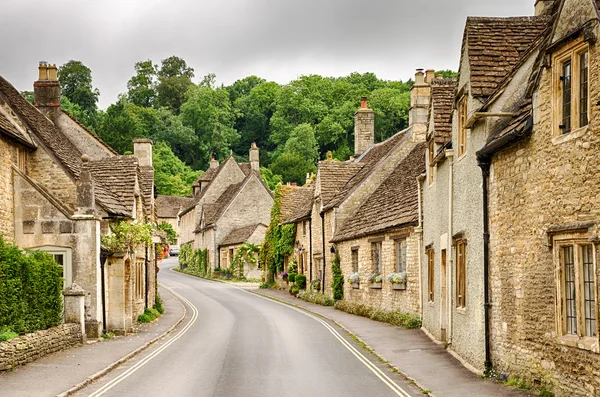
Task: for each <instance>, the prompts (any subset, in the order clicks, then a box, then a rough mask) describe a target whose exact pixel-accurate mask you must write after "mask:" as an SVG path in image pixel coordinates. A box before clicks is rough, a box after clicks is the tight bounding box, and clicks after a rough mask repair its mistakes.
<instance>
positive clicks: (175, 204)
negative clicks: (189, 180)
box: [156, 195, 194, 218]
mask: <svg viewBox="0 0 600 397" xmlns="http://www.w3.org/2000/svg"><path fill="white" fill-rule="evenodd" d="M192 201H194V199H193V198H192V197H177V196H161V195H159V196H158V197H157V198H156V216H157V217H158V218H177V214H179V211H181V209H182V208H183V207H185V206H187V205H188V204H190V203H191V202H192Z"/></svg>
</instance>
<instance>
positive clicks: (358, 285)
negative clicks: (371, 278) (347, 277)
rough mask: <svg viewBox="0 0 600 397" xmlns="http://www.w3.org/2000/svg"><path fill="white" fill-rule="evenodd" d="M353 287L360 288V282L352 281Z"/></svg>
mask: <svg viewBox="0 0 600 397" xmlns="http://www.w3.org/2000/svg"><path fill="white" fill-rule="evenodd" d="M350 285H351V286H352V288H353V289H360V283H351V284H350Z"/></svg>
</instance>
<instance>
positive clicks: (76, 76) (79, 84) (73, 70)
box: [58, 60, 100, 126]
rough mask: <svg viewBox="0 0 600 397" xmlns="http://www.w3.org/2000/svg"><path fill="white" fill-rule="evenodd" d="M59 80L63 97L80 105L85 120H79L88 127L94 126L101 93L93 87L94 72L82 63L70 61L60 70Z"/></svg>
mask: <svg viewBox="0 0 600 397" xmlns="http://www.w3.org/2000/svg"><path fill="white" fill-rule="evenodd" d="M58 80H59V81H60V85H61V95H64V96H65V97H67V99H68V100H69V101H70V102H71V103H73V104H75V105H79V106H80V107H81V109H82V110H83V112H84V115H85V117H84V119H83V120H79V121H81V122H82V123H83V124H85V125H86V126H93V125H94V124H95V121H96V112H97V110H98V97H99V96H100V91H98V89H97V88H94V87H93V85H92V71H91V70H90V68H88V67H87V66H85V65H84V64H83V63H82V62H80V61H74V60H70V61H69V62H67V63H65V64H64V65H62V66H61V67H59V68H58Z"/></svg>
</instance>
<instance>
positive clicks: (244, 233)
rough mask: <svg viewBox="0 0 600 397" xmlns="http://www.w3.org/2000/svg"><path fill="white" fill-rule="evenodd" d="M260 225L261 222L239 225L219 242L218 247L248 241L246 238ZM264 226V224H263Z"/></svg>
mask: <svg viewBox="0 0 600 397" xmlns="http://www.w3.org/2000/svg"><path fill="white" fill-rule="evenodd" d="M260 225H262V223H257V224H254V225H249V226H244V227H240V228H239V229H234V230H232V231H231V232H230V233H229V234H228V235H227V237H225V239H224V240H223V242H221V244H219V247H224V246H227V245H234V244H241V243H245V242H246V241H248V239H249V238H250V237H251V236H252V234H253V233H254V231H255V230H256V228H257V227H259V226H260ZM263 226H265V225H263ZM265 227H266V226H265Z"/></svg>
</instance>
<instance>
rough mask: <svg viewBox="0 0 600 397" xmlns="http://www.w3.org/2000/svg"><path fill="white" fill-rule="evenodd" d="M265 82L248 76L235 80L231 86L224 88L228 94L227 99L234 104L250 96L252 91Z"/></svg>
mask: <svg viewBox="0 0 600 397" xmlns="http://www.w3.org/2000/svg"><path fill="white" fill-rule="evenodd" d="M265 82H266V80H265V79H263V78H260V77H257V76H248V77H245V78H243V79H241V80H237V81H236V82H235V83H233V84H232V85H230V86H228V87H225V89H226V90H227V91H228V92H229V98H230V99H231V102H235V101H236V100H237V99H238V98H241V97H243V96H246V95H248V94H250V91H252V89H253V88H254V87H256V86H258V85H260V84H262V83H265Z"/></svg>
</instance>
